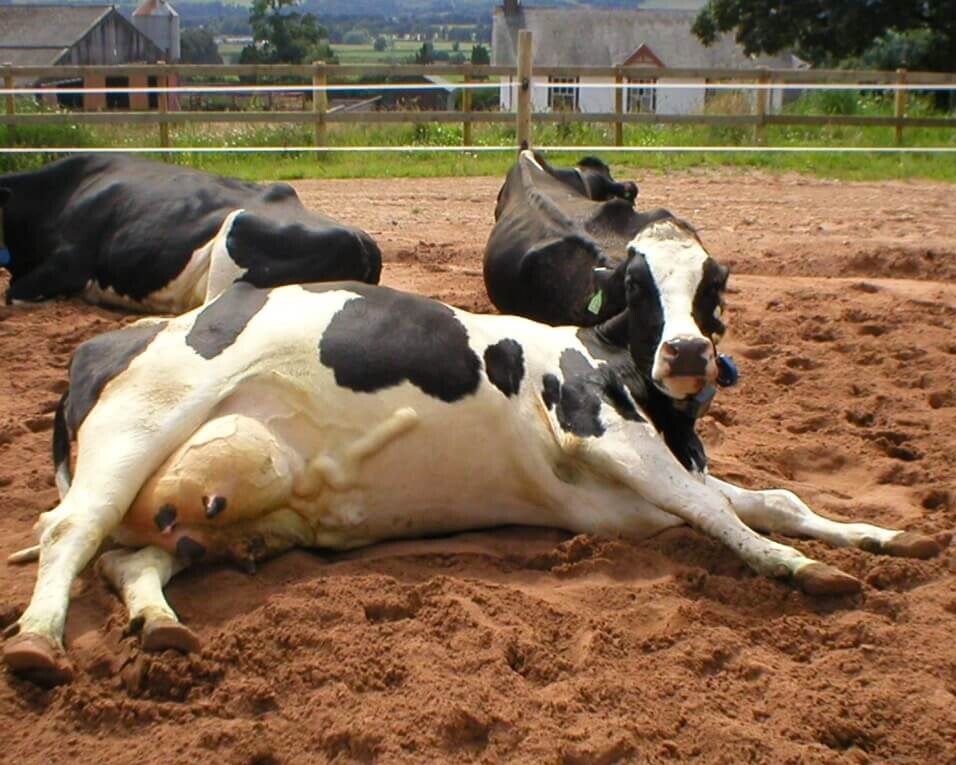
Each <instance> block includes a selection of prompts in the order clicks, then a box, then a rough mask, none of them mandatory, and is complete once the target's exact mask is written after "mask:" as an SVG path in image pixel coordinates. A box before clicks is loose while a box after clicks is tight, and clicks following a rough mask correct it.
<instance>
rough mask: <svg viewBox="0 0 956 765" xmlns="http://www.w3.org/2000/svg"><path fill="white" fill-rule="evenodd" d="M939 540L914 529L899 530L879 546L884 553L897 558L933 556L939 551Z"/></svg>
mask: <svg viewBox="0 0 956 765" xmlns="http://www.w3.org/2000/svg"><path fill="white" fill-rule="evenodd" d="M940 549H941V548H940V546H939V542H937V541H936V540H935V539H933V538H932V537H928V536H926V535H925V534H917V533H916V532H915V531H901V532H900V533H899V534H897V535H896V536H895V537H893V538H892V539H891V540H890V541H889V542H887V543H886V544H885V545H883V546H882V547H881V548H880V552H882V553H884V554H886V555H895V556H896V557H898V558H921V559H926V558H935V557H936V556H937V555H939V553H940Z"/></svg>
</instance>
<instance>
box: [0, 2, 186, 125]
mask: <svg viewBox="0 0 956 765" xmlns="http://www.w3.org/2000/svg"><path fill="white" fill-rule="evenodd" d="M147 6H148V7H147ZM167 9H168V11H167ZM141 11H143V13H141ZM169 12H171V13H172V14H175V11H173V10H172V8H170V7H169V5H168V4H167V3H166V2H164V0H146V2H144V3H143V5H142V6H141V7H140V8H139V9H137V11H136V14H140V15H138V16H137V15H135V14H134V20H133V22H130V21H129V20H127V19H126V18H125V17H124V16H123V15H122V14H121V13H120V12H119V11H117V10H116V8H115V7H114V6H112V5H0V64H5V63H10V64H14V65H18V66H70V65H74V66H76V65H87V64H94V65H95V64H142V63H150V64H152V63H156V62H157V61H165V60H169V61H174V60H175V58H172V57H171V55H175V56H178V52H179V17H178V16H175V17H173V16H171V15H170V14H169ZM160 16H161V18H159V17H160ZM138 27H139V28H138ZM154 27H155V29H154ZM154 33H158V34H157V36H156V37H155V38H154ZM150 79H152V78H150ZM38 84H39V85H50V86H52V85H60V86H64V87H70V86H72V87H80V86H83V87H89V88H96V87H100V88H102V87H110V86H114V87H127V86H131V87H145V86H147V85H148V84H155V83H149V82H148V81H147V79H146V78H145V77H141V78H136V77H133V78H126V77H116V78H104V77H97V76H88V77H86V79H85V81H81V80H79V79H73V78H65V77H64V78H57V77H42V78H40V79H39V80H38ZM58 100H59V103H61V104H63V105H69V106H73V107H82V108H85V109H87V110H98V109H104V108H112V109H148V108H151V107H155V105H156V97H155V95H152V94H151V95H147V94H143V93H132V94H131V93H115V94H112V93H108V94H103V93H90V94H86V95H84V96H69V95H67V96H60V97H59V99H58Z"/></svg>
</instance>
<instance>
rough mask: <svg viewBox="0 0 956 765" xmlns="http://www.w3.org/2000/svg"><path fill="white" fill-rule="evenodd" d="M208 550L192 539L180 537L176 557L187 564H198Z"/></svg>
mask: <svg viewBox="0 0 956 765" xmlns="http://www.w3.org/2000/svg"><path fill="white" fill-rule="evenodd" d="M205 554H206V548H205V547H204V546H203V545H201V544H199V542H197V541H196V540H195V539H192V538H190V537H180V538H179V541H178V542H176V555H177V557H179V558H181V559H182V560H184V561H185V562H186V563H197V562H199V561H201V560H202V559H203V556H205Z"/></svg>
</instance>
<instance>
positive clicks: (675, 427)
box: [577, 317, 707, 472]
mask: <svg viewBox="0 0 956 765" xmlns="http://www.w3.org/2000/svg"><path fill="white" fill-rule="evenodd" d="M624 318H625V317H615V318H614V319H611V320H610V321H608V322H605V323H604V324H602V325H600V326H598V327H594V328H593V329H581V330H578V332H577V336H578V339H579V340H580V341H581V343H582V344H583V345H584V347H585V348H587V351H588V353H589V354H591V356H593V357H594V358H596V359H601V360H602V361H604V362H605V365H604V366H602V367H600V369H601V370H602V371H605V372H606V374H607V376H608V383H607V384H606V386H605V389H604V396H605V399H606V400H607V401H608V402H609V403H610V404H611V406H613V407H614V409H615V410H616V411H617V412H618V414H620V415H621V417H623V418H624V419H629V420H630V419H634V417H635V416H636V417H637V418H638V419H637V420H636V421H638V422H641V421H646V420H645V419H644V417H642V416H641V413H640V412H638V411H637V410H634V406H633V404H634V403H636V404H637V406H639V407H640V409H641V411H642V412H644V414H646V415H647V418H648V419H650V421H651V424H652V425H653V426H654V429H655V430H657V432H658V433H660V434H661V437H662V438H663V439H664V443H665V444H667V448H668V449H670V452H671V454H673V455H674V457H675V458H677V460H678V461H679V462H680V463H681V465H683V466H684V468H685V469H687V470H690V471H692V472H699V471H703V470H704V469H705V468H706V467H707V454H706V452H705V451H704V445H703V443H702V442H701V440H700V438H699V437H698V436H697V433H696V432H695V426H696V424H697V421H696V420H695V419H694V418H692V417H688V416H687V415H686V414H684V413H683V412H680V411H678V410H677V409H675V408H674V405H673V402H672V400H671V399H670V398H669V397H668V396H667V395H665V394H664V393H662V392H661V391H659V390H658V389H657V388H656V387H655V386H654V385H653V384H652V383H651V382H650V380H649V379H648V378H647V377H645V376H642V375H641V374H640V373H639V372H638V370H637V368H636V367H635V365H634V361H633V359H632V358H631V356H630V354H629V352H628V350H627V346H626V344H625V341H626V324H625V322H624ZM618 385H620V386H621V388H618V387H617V386H618ZM624 389H626V391H627V392H628V393H629V394H630V397H627V396H625V395H624ZM632 401H633V403H632ZM618 407H621V408H618ZM629 410H633V414H632V413H631V412H629Z"/></svg>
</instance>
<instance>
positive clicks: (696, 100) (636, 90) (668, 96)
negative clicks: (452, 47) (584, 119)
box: [491, 0, 805, 114]
mask: <svg viewBox="0 0 956 765" xmlns="http://www.w3.org/2000/svg"><path fill="white" fill-rule="evenodd" d="M701 5H703V3H702V2H698V1H697V0H670V1H669V2H668V0H660V1H659V2H653V0H651V2H648V3H646V4H644V5H642V6H641V8H639V9H637V10H617V9H615V10H606V9H599V8H535V7H528V6H524V5H523V4H521V2H520V0H505V2H504V5H503V6H500V7H497V8H495V11H494V20H493V24H492V38H491V45H492V54H491V55H492V64H494V65H497V66H515V64H516V60H517V48H518V32H519V31H521V30H522V29H528V30H530V31H531V33H532V37H533V59H532V60H533V65H534V66H536V67H546V66H553V67H557V66H571V67H573V66H582V67H583V66H605V67H607V66H634V65H641V66H646V67H647V75H646V76H643V75H642V76H641V77H640V79H635V80H632V81H631V82H630V83H629V85H630V87H628V88H627V89H626V90H625V98H624V109H625V110H627V111H629V112H654V113H661V114H690V113H694V112H700V111H703V108H704V105H705V102H706V100H707V99H708V98H709V97H710V96H711V95H712V94H714V93H716V92H719V91H714V90H710V91H708V89H707V87H706V85H707V81H706V80H705V79H704V78H700V79H694V80H680V81H679V80H667V79H660V80H659V78H658V77H656V76H655V70H656V69H661V68H664V67H671V68H673V67H679V68H694V69H705V68H706V69H710V68H733V69H754V68H757V67H764V66H765V67H770V68H774V69H789V68H801V67H803V66H805V65H804V64H803V62H801V61H800V60H799V59H798V58H796V57H795V56H793V55H791V54H789V53H782V54H779V55H777V56H761V57H749V56H746V55H745V54H744V52H743V49H742V48H741V47H740V46H739V45H737V44H736V42H735V41H734V40H733V37H732V36H730V35H724V36H723V37H721V38H720V39H719V40H718V41H717V42H716V43H715V44H714V45H712V46H709V47H707V46H705V45H703V43H701V42H700V41H699V40H698V39H697V37H696V36H695V35H694V33H693V32H692V31H691V27H692V26H693V23H694V19H695V18H696V16H697V9H699V7H700V6H701ZM514 79H515V78H514V77H507V78H502V85H501V94H500V99H501V108H502V109H506V110H512V109H514V106H515V103H514V101H515V99H516V97H517V96H516V88H515V87H514ZM668 82H671V83H674V84H680V85H681V87H675V88H666V87H661V88H657V89H655V88H648V87H646V86H647V85H649V84H653V83H658V84H659V85H666V84H667V83H668ZM695 83H696V84H698V85H699V87H687V86H688V84H690V85H693V84H695ZM548 84H552V85H559V86H560V87H556V88H549V87H545V86H546V85H548ZM604 84H606V85H607V87H601V85H604ZM582 86H584V87H582ZM612 86H613V78H610V77H607V78H588V77H585V78H581V77H563V78H555V77H551V78H547V77H534V78H533V87H532V103H533V107H534V110H535V111H548V110H552V111H558V110H566V111H582V112H613V111H614V88H613V87H612ZM781 100H782V93H781V91H773V92H772V93H771V98H770V105H771V108H773V107H776V106H779V105H780V103H781Z"/></svg>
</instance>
